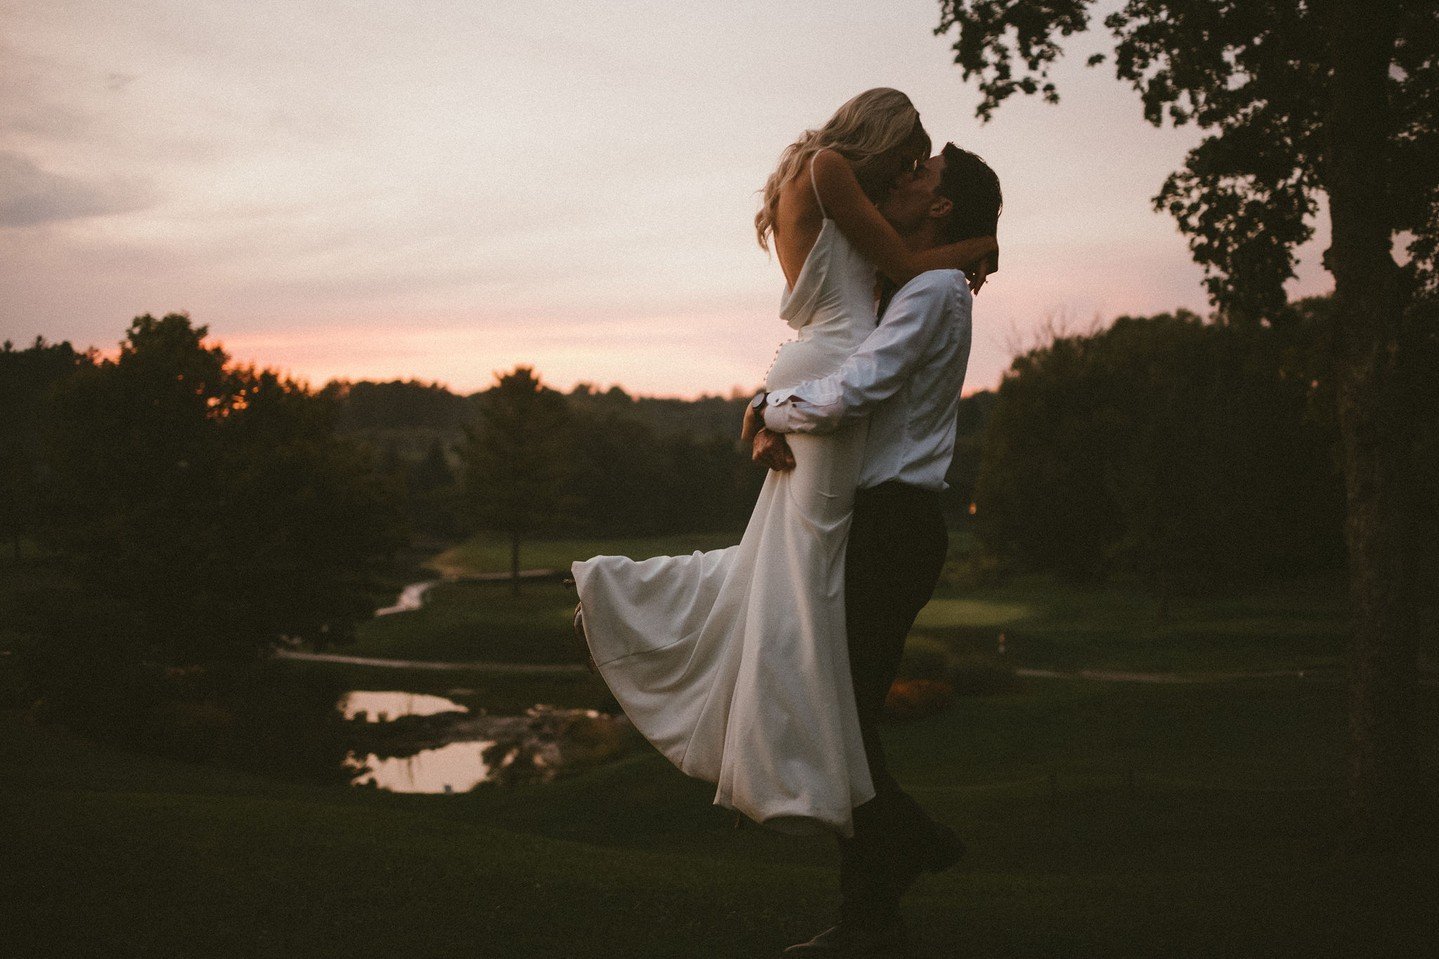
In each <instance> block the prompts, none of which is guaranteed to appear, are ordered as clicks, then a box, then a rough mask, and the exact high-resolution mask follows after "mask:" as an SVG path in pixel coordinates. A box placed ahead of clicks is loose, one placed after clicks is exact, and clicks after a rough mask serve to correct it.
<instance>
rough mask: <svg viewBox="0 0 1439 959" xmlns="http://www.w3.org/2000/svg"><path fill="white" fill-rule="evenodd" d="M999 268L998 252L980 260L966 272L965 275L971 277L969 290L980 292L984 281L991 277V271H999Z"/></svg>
mask: <svg viewBox="0 0 1439 959" xmlns="http://www.w3.org/2000/svg"><path fill="white" fill-rule="evenodd" d="M998 270H999V254H998V253H995V254H994V255H993V256H987V257H985V258H984V259H983V260H980V261H979V263H978V264H977V265H976V266H974V267H973V268H972V269H970V270H969V271H968V272H967V273H966V274H965V276H967V277H968V278H969V292H970V293H978V292H979V290H980V287H982V286H984V281H985V280H987V279H989V275H990V274H991V273H994V272H997V271H998Z"/></svg>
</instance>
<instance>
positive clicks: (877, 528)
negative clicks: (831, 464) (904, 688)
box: [839, 481, 949, 924]
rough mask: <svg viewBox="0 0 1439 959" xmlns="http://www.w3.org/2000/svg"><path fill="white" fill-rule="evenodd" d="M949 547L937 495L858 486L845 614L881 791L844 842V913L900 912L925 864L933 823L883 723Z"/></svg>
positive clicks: (852, 916)
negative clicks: (908, 788)
mask: <svg viewBox="0 0 1439 959" xmlns="http://www.w3.org/2000/svg"><path fill="white" fill-rule="evenodd" d="M948 548H949V534H948V532H947V531H946V530H945V525H944V516H943V514H942V512H941V510H940V494H939V493H937V492H933V491H931V490H924V489H920V488H918V487H914V486H907V485H905V484H902V483H899V482H897V481H891V482H888V483H883V484H881V485H879V486H876V487H873V488H871V489H861V490H859V492H858V493H857V494H856V496H855V504H854V519H853V522H852V524H851V526H850V533H849V545H848V549H847V553H846V560H845V618H846V628H847V631H848V633H849V663H850V674H851V676H852V678H853V680H854V693H855V700H856V703H857V704H858V706H859V724H860V730H861V732H862V734H863V736H864V749H865V755H866V756H867V757H868V759H869V772H870V777H871V778H872V779H873V780H874V788H875V797H874V798H873V799H871V800H870V801H869V802H866V803H864V804H862V805H860V806H856V807H855V809H854V837H853V838H849V839H846V838H844V837H841V838H840V840H839V851H840V891H841V896H842V902H841V906H840V913H841V918H842V919H843V920H844V921H846V922H852V923H861V924H863V923H875V922H887V921H889V920H892V919H893V918H895V917H897V916H898V909H899V896H900V893H901V892H902V891H903V886H904V883H905V881H906V880H907V879H908V878H910V877H912V876H913V875H914V874H915V873H916V872H917V871H918V870H919V865H918V864H919V862H920V859H921V856H922V855H923V850H924V849H925V847H926V844H927V843H928V842H929V841H930V840H931V838H932V837H933V835H934V831H935V829H936V826H935V824H934V821H933V820H932V819H930V818H929V816H928V814H926V813H925V811H924V810H923V809H921V808H920V806H919V804H918V803H917V802H915V801H914V800H913V799H912V798H911V797H910V796H909V795H908V794H907V793H905V792H904V790H902V789H900V787H899V784H898V783H897V782H895V780H894V777H893V776H891V775H890V773H889V769H888V767H887V765H886V764H885V757H884V746H883V744H882V743H881V742H880V740H879V722H880V717H881V713H882V711H883V709H884V700H885V696H886V694H887V693H888V692H889V687H890V684H891V683H893V682H894V678H895V673H896V672H898V670H899V662H900V657H901V656H902V655H903V653H904V640H905V636H906V635H908V633H909V630H910V627H911V626H913V625H914V620H915V617H916V616H918V615H919V611H920V610H921V609H922V608H923V607H924V605H925V603H927V602H929V599H930V597H931V596H932V595H933V594H934V586H935V584H936V583H937V582H938V581H939V574H940V571H941V570H942V569H943V567H944V558H945V554H946V553H947V551H948Z"/></svg>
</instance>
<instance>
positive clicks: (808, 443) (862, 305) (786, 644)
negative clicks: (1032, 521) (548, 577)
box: [572, 218, 876, 836]
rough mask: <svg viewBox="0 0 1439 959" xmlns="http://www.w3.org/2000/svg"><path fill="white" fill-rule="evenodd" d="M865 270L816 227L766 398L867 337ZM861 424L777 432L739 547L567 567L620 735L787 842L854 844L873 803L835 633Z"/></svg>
mask: <svg viewBox="0 0 1439 959" xmlns="http://www.w3.org/2000/svg"><path fill="white" fill-rule="evenodd" d="M874 279H875V273H874V267H873V266H871V265H870V264H869V263H868V262H867V261H866V260H865V259H864V258H863V257H861V256H860V255H859V253H858V252H856V251H855V249H854V248H853V247H852V246H851V245H850V243H849V241H848V240H847V239H846V238H845V236H844V234H842V233H841V232H840V230H839V227H838V226H836V224H835V223H834V221H832V220H830V219H828V218H826V219H825V220H824V224H823V227H822V228H821V230H820V233H819V238H818V239H817V240H816V241H815V244H814V247H813V249H811V251H810V253H809V256H808V258H807V259H806V260H805V263H804V267H803V269H802V270H801V271H800V275H799V277H798V279H797V280H796V281H795V284H794V287H793V289H791V290H788V291H787V292H786V293H785V295H784V298H783V300H782V301H781V310H780V316H781V317H782V318H783V319H784V320H785V321H786V322H788V323H789V325H790V326H792V327H794V328H795V329H796V330H798V331H799V336H798V338H797V339H795V340H792V341H790V342H788V343H785V344H784V345H783V346H781V347H780V350H779V352H778V353H777V354H776V355H775V360H774V363H773V365H771V367H770V370H769V373H768V375H767V376H766V378H765V386H766V388H767V389H770V390H775V389H780V388H781V387H786V386H793V385H796V384H798V383H800V382H803V381H805V380H809V379H813V378H815V377H821V376H826V375H828V374H830V373H832V372H834V371H835V370H836V369H837V368H838V367H839V365H840V364H841V363H842V362H843V361H844V360H845V358H846V357H848V356H849V355H850V354H851V353H853V352H854V350H855V348H856V347H858V346H859V344H860V343H861V342H862V341H863V340H864V338H865V337H866V336H867V335H868V334H869V332H870V331H871V330H873V329H874V327H875V323H876V320H875V308H874ZM865 429H866V424H865V423H864V422H863V421H861V422H859V423H857V424H854V425H851V426H846V427H844V428H842V429H840V430H839V431H837V432H835V433H831V434H828V435H825V436H812V435H803V434H792V435H791V436H790V437H789V442H790V446H791V449H792V450H793V452H794V458H795V463H796V466H795V468H794V469H793V470H791V471H787V472H775V471H771V472H770V473H769V475H768V477H766V479H765V483H764V488H763V489H762V491H761V492H760V495H759V500H758V502H757V503H756V504H755V509H754V513H753V515H751V517H750V520H749V525H748V527H747V528H746V529H745V532H744V536H743V538H742V539H741V540H740V543H739V545H737V546H730V547H727V548H725V549H719V550H711V551H709V552H696V553H693V554H691V555H689V556H659V557H655V558H653V559H646V560H642V561H638V562H637V561H634V560H631V559H627V558H625V557H622V556H596V557H594V558H593V559H589V560H585V561H583V562H578V563H575V564H573V566H572V570H573V573H574V578H575V583H576V585H577V587H578V589H579V594H580V602H581V605H582V608H583V615H584V625H585V631H586V634H587V635H588V638H589V644H590V651H591V655H592V656H593V658H594V661H595V664H596V666H597V667H598V669H599V671H600V674H601V675H602V676H603V677H604V680H605V682H606V683H608V684H609V687H610V689H611V691H613V693H614V695H615V698H616V699H617V700H619V703H620V706H621V707H622V708H623V709H624V711H625V713H626V715H628V716H629V718H630V720H631V721H632V722H633V723H634V725H635V727H636V728H637V729H639V730H640V732H641V733H643V734H644V735H645V737H646V738H648V739H649V741H650V742H652V743H653V744H654V745H655V747H656V748H658V749H659V751H660V752H661V753H663V754H664V755H665V756H666V757H668V758H669V759H670V761H671V762H673V763H674V764H675V765H676V766H678V767H679V768H680V769H681V770H682V771H684V772H685V773H687V774H688V775H690V776H694V777H697V778H699V779H704V780H707V781H709V782H713V783H716V784H717V785H718V791H717V792H716V793H715V799H714V801H715V804H716V805H719V806H723V807H726V808H729V809H735V810H738V811H739V812H741V813H743V814H745V815H746V816H748V817H749V818H750V819H752V820H754V821H756V822H761V823H764V824H766V825H769V826H771V827H774V828H777V829H781V830H784V831H788V832H814V831H821V830H833V831H838V832H840V833H841V834H843V835H846V836H849V835H852V834H853V823H852V817H851V810H852V809H853V807H854V806H857V805H859V804H860V803H863V802H865V801H867V800H869V799H870V798H872V797H873V796H874V785H873V783H872V782H871V780H870V775H869V764H868V762H867V760H866V759H865V752H864V743H863V741H862V739H861V737H860V728H859V719H858V715H857V713H856V707H855V701H854V687H853V684H852V680H851V678H850V674H849V651H848V647H847V639H846V635H845V622H844V555H845V544H846V542H847V540H848V536H849V523H850V513H851V508H852V505H853V501H854V490H855V486H856V483H857V480H858V476H859V468H860V458H861V456H862V454H863V451H864V441H865Z"/></svg>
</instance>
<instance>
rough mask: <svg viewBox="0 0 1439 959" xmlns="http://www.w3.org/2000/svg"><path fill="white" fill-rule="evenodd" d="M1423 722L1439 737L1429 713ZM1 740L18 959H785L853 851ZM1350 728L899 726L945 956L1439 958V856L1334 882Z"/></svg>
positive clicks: (918, 895)
mask: <svg viewBox="0 0 1439 959" xmlns="http://www.w3.org/2000/svg"><path fill="white" fill-rule="evenodd" d="M1424 716H1425V720H1424V722H1425V730H1424V733H1425V736H1426V737H1428V741H1431V742H1432V741H1435V740H1434V737H1435V736H1436V735H1439V703H1436V702H1435V696H1434V695H1433V693H1432V692H1426V697H1425V701H1424ZM0 722H3V725H0V768H3V769H4V770H5V775H4V778H3V780H0V813H3V815H4V822H5V824H6V834H7V835H6V840H5V842H4V843H3V845H0V895H3V897H4V901H5V902H6V909H5V912H6V913H7V914H8V919H7V920H6V926H7V928H6V930H5V937H6V940H7V942H8V944H9V948H8V949H7V951H6V954H7V955H15V956H17V957H31V956H33V957H49V956H66V957H71V956H73V957H86V959H89V957H99V956H106V957H109V956H147V957H151V956H165V957H171V956H184V957H192V956H194V957H200V956H225V957H229V956H235V957H268V956H276V957H280V956H284V957H329V956H334V957H347V959H363V957H377V959H378V957H386V959H389V957H393V956H396V955H403V956H406V957H435V959H439V957H474V956H495V957H531V956H534V957H541V956H543V957H615V959H619V957H656V959H658V957H674V956H695V957H717V959H722V957H730V956H735V957H740V956H771V955H774V954H775V953H776V952H777V951H778V949H779V948H780V947H782V946H784V945H785V944H787V943H789V942H792V941H795V940H796V939H799V938H802V937H805V936H808V935H809V934H811V933H813V932H814V931H816V930H818V929H819V928H821V927H822V926H824V925H825V924H827V922H828V921H829V920H830V918H831V914H832V907H833V903H834V900H835V896H836V894H837V890H836V881H835V875H834V854H833V850H832V848H831V845H830V843H828V842H826V841H823V840H820V839H795V838H792V837H786V836H781V835H777V834H774V833H771V832H768V831H766V830H763V829H761V828H758V827H754V826H750V825H745V826H743V827H742V828H735V827H734V824H733V822H732V820H731V818H730V817H729V816H728V815H727V814H725V813H724V812H723V811H721V810H719V809H716V808H714V807H713V806H711V805H710V799H711V797H712V794H713V793H712V787H710V786H708V785H707V784H704V783H700V782H696V781H693V780H689V779H686V778H685V777H684V776H682V775H681V774H679V773H678V772H677V771H676V770H674V769H673V768H672V767H671V766H670V765H669V764H668V763H667V762H666V761H665V760H663V759H662V758H661V757H659V756H658V755H656V754H654V753H653V752H651V751H648V750H645V751H644V752H641V753H639V754H636V755H634V756H632V757H631V758H629V759H626V760H623V761H621V762H618V763H615V764H612V765H610V766H606V767H604V768H601V769H598V770H595V771H592V772H590V773H588V774H585V775H582V776H576V777H573V778H570V779H566V780H562V781H559V782H556V783H552V784H549V785H542V786H532V787H523V788H516V789H508V790H502V789H491V788H482V789H481V790H479V791H477V792H475V793H472V794H467V795H463V796H402V795H391V794H386V793H376V792H372V791H364V790H346V789H344V788H320V787H311V786H304V785H295V784H285V783H278V782H273V781H269V780H266V779H263V778H257V777H253V776H247V775H242V774H238V773H233V772H229V771H225V770H220V769H215V768H210V767H204V766H190V765H183V764H177V763H172V762H167V761H163V760H157V759H153V758H145V757H137V756H129V755H125V754H120V753H116V752H111V751H105V750H97V749H95V748H93V747H90V746H88V745H87V744H85V743H83V742H80V741H76V740H74V739H71V738H69V737H67V736H65V735H63V734H60V733H57V732H56V731H54V730H49V729H45V728H38V727H34V726H30V725H27V724H25V723H23V722H22V721H21V720H20V718H19V717H18V716H17V715H16V714H14V713H10V714H6V715H5V716H4V718H3V721H0ZM1343 732H1344V723H1343V704H1342V693H1341V690H1340V688H1339V687H1338V686H1335V685H1333V684H1328V683H1320V684H1316V683H1313V682H1308V681H1299V680H1267V681H1252V682H1245V683H1233V684H1223V685H1201V686H1185V687H1137V686H1126V685H1111V684H1090V683H1078V682H1069V681H1048V682H1031V683H1029V684H1027V685H1026V686H1024V687H1023V688H1022V689H1021V690H1020V691H1018V692H1016V693H1014V694H1010V695H1006V696H1002V697H991V698H983V699H978V698H977V699H965V700H961V701H960V702H959V703H958V704H956V705H955V706H954V707H952V708H951V709H949V710H947V711H945V712H944V713H941V714H939V715H937V716H934V717H931V718H930V719H926V720H923V721H920V722H916V723H912V724H908V725H895V726H890V727H887V729H886V739H887V743H888V744H889V748H890V753H891V756H892V762H893V764H894V766H895V768H896V770H897V774H898V775H899V777H900V779H901V780H902V781H903V782H905V783H906V784H908V785H910V786H911V787H912V789H913V791H914V793H915V794H916V796H917V797H918V798H920V799H921V801H922V802H924V803H925V804H926V806H928V807H929V808H930V809H931V810H932V811H933V812H934V813H935V814H936V815H938V816H939V817H940V818H943V819H945V820H946V821H948V822H950V823H952V824H954V825H955V826H956V827H958V828H959V829H960V830H961V832H962V833H963V835H964V836H965V838H966V839H967V841H968V842H969V843H970V845H971V850H972V854H971V856H970V857H969V858H968V859H967V860H966V861H965V862H964V863H963V864H962V865H961V867H960V868H958V869H956V870H955V871H953V872H951V873H947V874H945V875H942V876H936V877H927V878H925V879H924V880H923V881H922V882H921V883H920V885H919V886H918V887H917V888H916V890H915V892H914V893H913V894H912V895H911V897H910V898H909V899H908V900H907V902H906V912H907V915H908V917H909V918H910V920H911V923H912V926H913V928H914V931H915V933H916V937H917V938H918V939H919V941H920V943H921V944H922V946H923V948H924V952H923V953H922V954H924V955H928V956H960V957H980V956H987V957H1066V959H1067V957H1083V956H1096V957H1099V956H1104V957H1110V956H1113V957H1120V956H1123V957H1157V956H1194V957H1200V956H1204V957H1218V956H1223V957H1239V956H1245V957H1248V956H1252V957H1277V956H1294V957H1301V956H1302V957H1313V956H1335V957H1339V956H1345V957H1348V956H1365V955H1376V956H1377V955H1393V956H1421V955H1427V954H1432V953H1430V952H1429V950H1428V946H1429V945H1431V944H1432V942H1433V941H1435V940H1428V941H1426V940H1425V939H1424V938H1423V937H1424V936H1425V935H1427V934H1428V933H1429V930H1428V929H1427V928H1425V927H1424V925H1423V923H1427V922H1430V921H1431V918H1432V916H1434V915H1435V914H1436V913H1435V911H1434V910H1436V909H1439V881H1436V877H1435V873H1434V868H1435V861H1436V856H1435V853H1436V852H1439V847H1436V846H1435V845H1434V844H1421V845H1420V846H1417V847H1415V848H1413V849H1412V853H1413V861H1412V862H1409V863H1407V864H1400V865H1396V867H1395V868H1393V869H1391V870H1389V872H1388V874H1387V878H1385V877H1384V876H1368V877H1366V878H1365V879H1363V880H1362V882H1361V881H1360V880H1358V879H1356V877H1355V876H1354V875H1353V874H1351V873H1346V872H1343V871H1341V870H1339V869H1337V868H1336V867H1334V866H1332V865H1331V862H1332V858H1331V854H1332V852H1333V849H1334V846H1333V842H1332V839H1331V837H1332V836H1333V835H1334V831H1335V829H1336V827H1337V822H1338V818H1337V817H1338V809H1337V807H1338V798H1339V797H1338V791H1337V788H1338V784H1339V781H1340V773H1341V762H1340V757H1341V756H1342V737H1343ZM1431 758H1432V757H1431ZM1423 774H1424V775H1425V776H1426V777H1427V781H1428V782H1430V783H1434V782H1435V769H1434V768H1432V767H1430V768H1427V769H1425V770H1424V771H1423ZM1362 890H1368V891H1369V894H1368V895H1367V896H1363V897H1361V896H1358V895H1357V893H1358V892H1360V891H1362ZM1364 903H1368V905H1364ZM1398 905H1403V906H1405V907H1406V908H1405V909H1404V910H1399V909H1398V908H1397V906H1398ZM1381 906H1383V907H1386V908H1388V909H1389V910H1390V911H1391V914H1393V913H1399V914H1403V915H1407V916H1409V917H1411V918H1410V919H1408V920H1406V921H1405V922H1404V923H1402V924H1396V923H1394V922H1392V921H1391V922H1380V921H1376V920H1374V919H1373V918H1372V916H1370V911H1371V910H1375V909H1378V908H1380V907H1381ZM1366 917H1369V918H1366Z"/></svg>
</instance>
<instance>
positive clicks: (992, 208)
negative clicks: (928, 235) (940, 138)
mask: <svg viewBox="0 0 1439 959" xmlns="http://www.w3.org/2000/svg"><path fill="white" fill-rule="evenodd" d="M941 155H942V156H943V157H944V172H943V173H941V174H940V177H939V186H938V187H937V188H936V189H935V193H936V195H938V196H942V197H945V198H946V199H948V200H949V202H951V203H953V204H954V211H953V212H952V213H950V215H949V216H948V217H946V218H945V221H944V222H943V223H941V224H940V225H939V229H938V235H937V237H936V239H938V240H939V242H940V243H955V242H958V241H959V240H968V239H969V238H971V237H976V236H994V235H995V231H996V230H997V229H998V228H999V211H1000V210H1002V209H1003V208H1004V195H1003V194H1002V193H1000V191H999V177H998V176H996V175H995V173H994V171H993V170H991V169H990V168H989V164H987V163H985V162H984V161H983V160H981V159H980V158H979V157H978V156H977V155H975V154H973V153H970V152H969V151H968V150H961V149H960V148H959V147H957V146H955V145H954V144H953V143H946V144H945V145H944V149H943V150H942V151H941Z"/></svg>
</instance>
